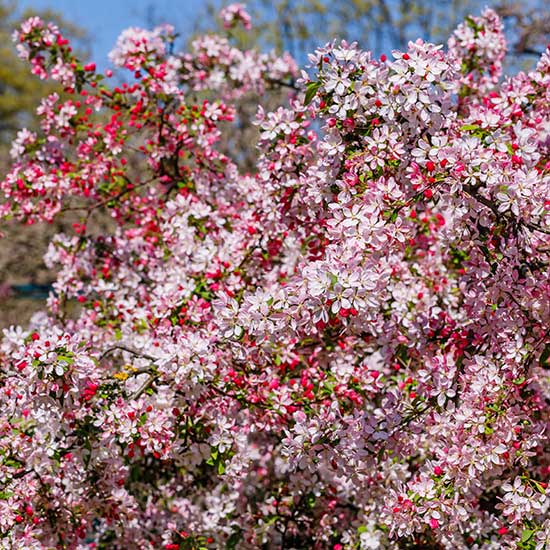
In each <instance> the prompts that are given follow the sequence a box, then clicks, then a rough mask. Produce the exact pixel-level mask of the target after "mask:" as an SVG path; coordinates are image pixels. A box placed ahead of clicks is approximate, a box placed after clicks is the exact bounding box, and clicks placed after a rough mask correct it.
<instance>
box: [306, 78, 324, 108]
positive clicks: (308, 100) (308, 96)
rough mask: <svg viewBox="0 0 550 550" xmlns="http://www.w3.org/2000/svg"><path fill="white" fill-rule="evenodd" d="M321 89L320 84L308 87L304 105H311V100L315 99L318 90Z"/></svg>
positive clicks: (314, 83) (311, 84)
mask: <svg viewBox="0 0 550 550" xmlns="http://www.w3.org/2000/svg"><path fill="white" fill-rule="evenodd" d="M320 87H321V83H320V82H310V83H309V84H308V85H307V86H306V95H305V97H304V105H309V104H310V103H311V100H312V99H313V98H314V97H315V94H316V93H317V90H318V89H319V88H320Z"/></svg>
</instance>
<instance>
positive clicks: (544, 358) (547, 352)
mask: <svg viewBox="0 0 550 550" xmlns="http://www.w3.org/2000/svg"><path fill="white" fill-rule="evenodd" d="M549 358H550V346H546V347H545V348H544V351H543V352H542V353H541V356H540V359H539V363H540V366H541V367H548V359H549Z"/></svg>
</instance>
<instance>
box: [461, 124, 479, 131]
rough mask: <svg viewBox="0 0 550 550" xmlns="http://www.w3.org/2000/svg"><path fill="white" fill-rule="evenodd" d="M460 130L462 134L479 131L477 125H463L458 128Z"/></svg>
mask: <svg viewBox="0 0 550 550" xmlns="http://www.w3.org/2000/svg"><path fill="white" fill-rule="evenodd" d="M460 130H461V131H462V132H471V131H473V130H479V126H478V125H477V124H464V125H463V126H461V127H460Z"/></svg>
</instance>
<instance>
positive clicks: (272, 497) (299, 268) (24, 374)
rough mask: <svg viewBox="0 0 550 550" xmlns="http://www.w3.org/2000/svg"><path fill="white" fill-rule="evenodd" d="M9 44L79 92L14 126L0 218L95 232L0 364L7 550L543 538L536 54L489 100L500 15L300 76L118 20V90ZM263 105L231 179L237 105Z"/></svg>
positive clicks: (224, 46)
mask: <svg viewBox="0 0 550 550" xmlns="http://www.w3.org/2000/svg"><path fill="white" fill-rule="evenodd" d="M222 18H223V21H224V22H225V23H226V25H227V26H228V27H232V26H233V25H238V24H243V25H244V26H245V27H247V26H249V25H250V19H249V18H248V15H247V13H246V12H245V11H244V9H243V7H242V6H239V5H233V6H231V7H229V8H227V9H226V11H224V13H223V17H222ZM16 39H17V42H18V49H19V51H20V54H21V56H23V57H25V58H26V59H28V61H29V62H30V64H31V66H32V71H33V73H35V74H37V75H39V76H41V77H42V78H47V77H50V78H53V79H54V80H56V81H58V82H61V83H62V85H63V86H64V87H65V89H66V92H67V93H68V94H70V95H72V98H71V99H69V100H66V101H62V100H61V99H60V98H59V97H58V96H57V95H55V94H53V95H50V96H49V97H47V98H46V99H44V100H43V102H42V103H41V105H40V107H39V114H40V115H41V121H42V122H41V126H42V128H41V132H39V133H34V132H32V131H26V130H23V131H21V132H20V133H19V135H18V138H17V140H16V141H15V142H14V144H13V149H12V152H13V157H14V164H13V167H12V169H11V171H10V173H9V174H8V175H7V177H6V178H5V180H4V181H3V182H1V184H0V187H1V189H2V191H3V194H4V196H5V200H6V202H5V203H4V204H3V206H2V213H3V214H4V215H5V216H6V217H14V218H16V219H18V220H20V221H21V222H23V223H27V224H30V223H35V222H49V221H52V220H54V219H55V218H56V216H58V214H59V213H60V212H63V211H67V210H77V209H80V210H81V211H82V220H81V222H80V223H78V224H75V226H74V232H73V233H72V234H61V235H58V236H57V237H56V238H55V239H54V240H53V242H52V243H51V245H50V248H49V250H48V253H47V261H48V263H49V265H51V266H52V267H53V266H56V267H57V269H58V278H57V281H56V283H55V285H54V288H55V292H54V293H52V294H51V295H50V297H49V303H48V305H49V310H48V312H47V313H43V314H39V315H35V316H34V318H33V320H32V321H31V326H30V327H29V328H27V329H23V328H12V329H10V330H7V331H5V337H4V339H3V341H2V343H1V347H0V351H1V360H2V369H1V372H0V384H1V392H0V406H1V408H2V411H3V414H2V417H1V422H0V464H1V467H0V480H1V481H0V483H1V484H2V487H1V493H0V537H1V538H0V540H1V543H0V544H1V547H2V548H6V549H8V548H9V549H12V548H20V549H25V550H27V549H29V550H30V549H45V548H48V549H49V548H70V549H87V548H103V549H120V550H122V549H134V548H135V549H156V548H164V549H166V550H182V549H190V548H197V549H198V548H212V549H213V548H229V549H231V548H242V549H254V548H266V549H271V548H287V549H290V548H295V549H325V548H326V549H331V550H343V549H376V548H444V549H453V550H454V549H461V548H483V549H489V548H493V549H497V548H498V549H500V548H522V549H528V548H533V549H534V548H536V549H537V550H540V549H543V548H546V547H548V545H550V519H548V507H549V504H550V490H549V489H548V487H547V479H548V476H549V473H550V449H549V439H548V427H549V426H548V424H549V420H550V418H549V407H548V403H549V400H550V378H549V376H548V374H547V370H546V369H547V366H548V365H547V360H548V357H549V356H550V292H549V291H550V280H549V274H548V264H549V262H550V199H549V197H550V137H549V125H550V50H547V51H546V52H545V53H544V54H543V55H542V57H541V59H540V61H539V63H538V65H537V67H536V69H535V70H533V71H532V72H531V73H529V74H524V73H519V74H517V75H515V76H513V77H510V78H506V79H504V80H501V64H502V60H503V57H504V55H505V51H506V45H505V41H504V38H503V34H502V25H501V22H500V20H499V19H498V17H497V16H496V15H495V13H494V12H492V11H490V10H487V11H485V12H484V13H483V15H482V16H481V17H470V18H468V19H467V20H466V21H465V23H464V24H462V25H460V26H459V27H458V29H457V30H456V31H455V33H454V34H453V36H452V37H451V39H450V40H449V44H448V50H447V51H445V50H444V49H443V48H442V47H441V46H435V45H433V44H429V43H425V42H423V41H422V40H418V41H416V42H414V43H413V42H411V43H409V45H408V47H407V49H406V51H403V52H400V51H394V52H392V55H391V57H388V58H386V56H382V57H381V58H380V59H374V58H373V57H372V56H371V54H369V53H368V52H364V51H361V50H359V49H358V47H357V46H356V45H354V44H347V43H345V42H343V43H333V44H327V45H326V46H324V47H323V48H320V49H319V50H317V51H316V52H315V53H314V54H313V55H311V56H310V67H309V69H308V71H309V72H308V73H305V72H302V73H298V70H297V67H296V65H295V63H294V62H293V61H292V59H291V58H290V57H289V56H283V57H278V56H276V55H274V54H270V55H266V54H260V53H258V52H256V51H241V50H240V49H238V48H236V47H235V46H234V45H232V44H231V42H230V41H229V40H228V39H227V38H224V37H221V36H214V35H209V36H204V37H202V38H199V39H197V40H195V41H194V43H193V44H192V49H191V51H190V53H187V54H182V55H176V54H173V53H172V51H171V47H170V44H171V43H172V40H173V34H172V30H171V28H169V27H161V28H160V27H159V28H157V29H154V30H152V31H147V30H141V29H136V28H132V29H129V30H127V31H125V32H124V33H123V34H122V35H121V37H120V39H119V41H118V43H117V45H116V47H115V49H114V50H113V52H112V55H111V57H112V60H113V62H114V63H115V64H116V65H118V66H120V67H124V68H126V69H127V70H128V71H129V73H128V74H129V82H128V83H126V84H123V85H119V86H116V85H114V86H111V85H110V84H109V83H108V82H109V81H108V80H105V79H104V76H106V77H109V76H110V73H108V74H106V75H102V74H98V72H97V71H96V67H95V65H93V64H87V65H82V64H81V63H80V62H79V61H78V60H77V59H75V57H74V55H73V53H72V51H71V49H70V47H69V44H68V43H67V40H66V39H65V38H64V37H63V36H62V34H61V33H60V31H59V30H58V29H57V27H55V26H54V25H51V24H50V25H46V24H45V23H43V22H42V21H41V20H40V19H37V18H33V19H30V20H29V21H27V22H26V23H25V24H24V25H23V26H22V28H21V30H20V31H19V32H18V33H17V36H16ZM275 86H282V87H286V88H288V90H289V94H290V95H289V97H288V103H287V105H286V106H284V107H283V106H282V107H280V108H279V109H278V110H276V111H275V112H264V110H263V109H262V108H261V106H260V107H259V111H258V118H257V124H258V125H259V128H260V130H261V138H260V142H259V144H258V159H257V166H256V172H255V173H253V174H241V173H239V170H238V169H237V161H238V159H231V158H229V157H228V156H226V155H224V154H222V153H220V151H219V150H218V149H217V144H218V142H219V139H220V135H221V133H222V132H226V131H227V129H228V127H230V124H231V122H232V119H233V112H234V111H233V108H232V102H233V101H235V100H236V99H238V98H239V97H240V96H241V95H242V94H244V93H247V92H248V91H250V90H255V91H256V92H258V93H260V94H261V93H262V92H263V91H264V90H265V89H267V88H270V87H275ZM212 97H215V98H216V99H211V98H212ZM208 98H210V99H208ZM106 115H108V116H106ZM232 131H238V129H237V130H232ZM136 158H138V159H140V162H141V166H142V169H141V170H140V171H139V172H138V174H136V173H135V171H133V172H132V171H130V170H129V168H128V167H129V166H130V164H132V163H135V159H136ZM104 209H108V210H109V211H110V212H111V213H112V217H113V219H114V220H115V222H116V225H117V229H116V231H115V232H114V233H113V234H99V235H98V234H93V233H92V232H90V231H89V229H88V222H89V220H90V219H91V218H92V217H93V216H94V215H95V213H96V212H98V211H101V210H104ZM77 305H78V306H79V308H80V309H78V308H77V307H76V306H77Z"/></svg>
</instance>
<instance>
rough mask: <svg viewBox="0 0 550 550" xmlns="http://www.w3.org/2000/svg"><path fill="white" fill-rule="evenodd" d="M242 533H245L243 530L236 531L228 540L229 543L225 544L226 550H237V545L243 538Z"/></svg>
mask: <svg viewBox="0 0 550 550" xmlns="http://www.w3.org/2000/svg"><path fill="white" fill-rule="evenodd" d="M242 533H243V532H242V531H241V530H239V531H236V532H235V533H233V534H232V535H231V536H230V537H229V538H228V539H227V542H226V544H225V548H226V550H235V548H237V544H238V543H239V541H240V540H241V539H242V538H243V534H242Z"/></svg>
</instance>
